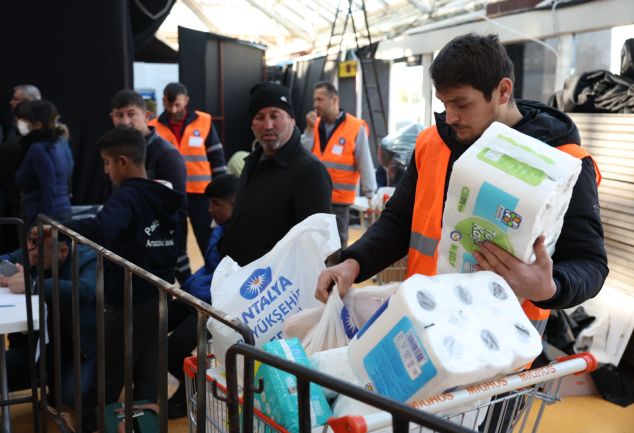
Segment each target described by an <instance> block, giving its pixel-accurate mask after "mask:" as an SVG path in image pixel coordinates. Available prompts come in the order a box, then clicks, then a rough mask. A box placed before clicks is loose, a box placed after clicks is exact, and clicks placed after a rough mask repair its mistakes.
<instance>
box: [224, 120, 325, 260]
mask: <svg viewBox="0 0 634 433" xmlns="http://www.w3.org/2000/svg"><path fill="white" fill-rule="evenodd" d="M262 155H263V153H262V147H260V146H258V147H257V148H256V149H255V150H254V151H253V152H252V153H251V154H250V155H249V156H248V157H246V158H245V160H244V161H245V164H244V169H243V171H242V175H241V176H240V185H239V189H238V195H237V198H236V204H235V207H234V210H233V216H232V217H231V222H230V223H229V226H228V227H227V230H226V231H225V233H224V235H223V237H222V239H221V241H220V245H219V250H220V254H221V256H223V257H224V256H225V255H228V256H229V257H231V258H232V259H233V260H235V261H236V262H238V264H239V265H240V266H244V265H247V264H249V263H250V262H252V261H253V260H256V259H258V258H260V257H261V256H263V255H264V254H266V253H267V252H269V251H270V250H271V249H272V248H273V247H274V246H275V244H276V243H277V242H278V241H279V240H280V239H282V238H283V237H284V235H286V233H287V232H288V231H289V230H290V229H291V228H292V227H293V226H294V225H296V224H297V223H299V222H301V221H303V220H304V219H305V218H306V217H308V216H310V215H313V214H316V213H330V211H331V200H332V182H331V180H330V176H329V175H328V172H327V171H326V168H325V167H324V165H323V164H322V163H321V162H320V161H319V160H318V159H317V158H316V157H315V156H313V154H311V153H310V152H308V151H307V150H305V149H304V148H303V147H302V145H301V143H300V134H299V131H298V130H297V128H295V130H294V131H293V135H292V136H291V138H290V140H289V141H288V142H287V143H286V144H285V145H284V146H283V147H281V148H280V149H279V150H278V151H277V153H276V154H275V155H274V156H273V157H272V158H266V159H262Z"/></svg>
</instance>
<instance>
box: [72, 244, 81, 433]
mask: <svg viewBox="0 0 634 433" xmlns="http://www.w3.org/2000/svg"><path fill="white" fill-rule="evenodd" d="M77 248H78V245H77V241H76V240H75V239H73V242H72V245H71V253H72V258H71V272H72V284H73V287H72V290H73V292H72V303H73V304H72V314H73V376H74V378H75V413H76V414H77V416H76V422H75V429H76V431H78V432H81V431H82V428H81V427H82V426H81V413H82V404H81V403H82V402H81V390H82V380H81V347H80V343H81V341H80V338H81V337H80V329H79V328H80V324H79V259H78V251H77Z"/></svg>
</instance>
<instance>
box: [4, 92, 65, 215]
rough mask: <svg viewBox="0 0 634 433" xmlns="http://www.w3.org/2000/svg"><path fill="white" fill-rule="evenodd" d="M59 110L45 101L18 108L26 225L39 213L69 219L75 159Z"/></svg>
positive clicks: (19, 178)
mask: <svg viewBox="0 0 634 433" xmlns="http://www.w3.org/2000/svg"><path fill="white" fill-rule="evenodd" d="M58 117H59V115H58V113H57V108H55V106H54V105H53V104H52V103H51V102H49V101H46V100H41V101H28V102H23V103H22V104H20V106H19V107H18V109H17V127H18V129H19V131H20V134H22V136H23V138H22V141H21V142H20V144H21V147H22V161H21V163H20V167H19V168H18V170H17V171H16V173H15V183H16V185H17V186H18V189H19V190H20V192H21V194H22V215H23V219H24V222H25V223H26V224H27V226H31V225H33V224H34V223H35V220H36V218H37V215H38V214H40V213H41V214H45V215H47V216H50V217H52V218H55V219H57V220H59V221H62V222H64V221H67V220H69V219H70V215H71V207H70V196H69V191H68V184H69V179H70V176H71V174H72V172H73V156H72V154H71V151H70V146H69V144H68V130H67V129H66V127H65V126H64V125H60V124H58V123H57V119H58Z"/></svg>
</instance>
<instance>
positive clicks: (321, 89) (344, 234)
mask: <svg viewBox="0 0 634 433" xmlns="http://www.w3.org/2000/svg"><path fill="white" fill-rule="evenodd" d="M313 108H314V109H315V111H311V112H309V113H308V114H307V115H306V130H305V131H304V134H302V145H303V146H304V147H305V148H306V150H308V151H311V152H312V153H313V154H314V155H315V156H316V157H317V158H318V159H319V160H320V161H321V162H323V163H324V165H325V166H326V169H327V170H328V173H329V174H330V178H331V179H332V211H333V213H334V214H335V215H336V216H337V228H338V229H339V237H340V239H341V247H342V248H345V247H346V246H347V245H348V225H349V222H350V205H352V204H353V203H354V198H355V197H356V195H357V185H358V184H359V179H361V191H362V193H363V195H365V196H366V197H368V198H371V197H372V195H373V194H374V191H375V190H376V176H375V172H374V163H373V162H372V156H371V155H370V146H369V144H368V129H367V128H368V127H367V125H366V123H365V121H363V120H361V119H357V118H356V117H354V116H353V115H352V114H350V113H346V112H345V111H344V110H342V109H340V108H339V92H337V89H336V87H335V86H333V85H332V84H331V83H329V82H326V81H322V82H319V83H317V84H316V85H315V92H314V94H313Z"/></svg>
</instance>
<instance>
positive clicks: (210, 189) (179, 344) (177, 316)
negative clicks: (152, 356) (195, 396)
mask: <svg viewBox="0 0 634 433" xmlns="http://www.w3.org/2000/svg"><path fill="white" fill-rule="evenodd" d="M239 183H240V180H239V179H238V178H237V177H235V176H231V175H224V176H220V177H217V178H214V180H213V182H211V183H210V184H209V185H207V188H205V195H206V196H207V197H209V214H210V215H211V217H212V218H213V220H214V221H216V223H217V225H216V226H215V227H214V229H213V231H212V232H211V236H210V238H209V243H208V244H207V250H206V251H205V264H204V266H202V267H201V268H200V269H198V270H197V271H196V272H195V273H194V274H193V275H192V276H191V277H189V278H188V279H187V281H185V284H184V285H183V290H184V291H186V292H188V293H190V294H192V295H193V296H195V297H197V298H198V299H201V300H203V301H205V302H207V303H208V304H211V292H210V287H211V279H212V277H213V273H214V271H215V270H216V266H218V263H220V260H221V259H222V257H221V255H220V251H218V243H219V242H220V239H222V234H223V233H224V230H225V227H226V226H227V224H228V223H229V219H231V215H232V214H233V204H234V202H235V197H236V194H237V192H238V184H239ZM196 318H197V315H196V311H195V310H194V309H192V308H191V307H189V306H187V305H185V304H183V303H182V302H180V301H178V300H174V301H172V303H171V304H170V307H169V325H168V327H169V330H170V331H171V332H172V333H171V334H170V336H169V339H168V343H167V348H168V349H167V351H168V354H167V369H168V371H169V372H170V373H171V374H172V375H173V376H174V377H176V378H177V379H178V381H179V383H180V386H179V388H178V389H177V390H176V392H175V393H174V395H173V396H172V398H170V400H169V402H168V407H167V409H168V410H167V414H168V417H169V418H171V419H173V418H181V417H183V416H185V415H186V409H187V403H186V400H185V386H184V380H185V375H184V373H183V360H184V358H185V357H187V356H190V354H191V352H192V350H194V348H195V347H196Z"/></svg>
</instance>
